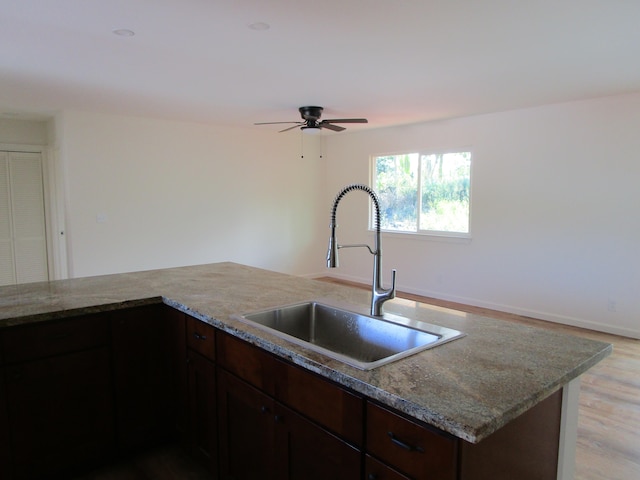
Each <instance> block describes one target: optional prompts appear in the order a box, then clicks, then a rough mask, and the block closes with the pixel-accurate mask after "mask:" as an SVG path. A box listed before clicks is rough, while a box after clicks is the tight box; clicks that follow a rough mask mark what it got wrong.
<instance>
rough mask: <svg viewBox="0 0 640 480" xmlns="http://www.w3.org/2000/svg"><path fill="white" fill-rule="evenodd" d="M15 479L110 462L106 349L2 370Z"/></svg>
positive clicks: (111, 431)
mask: <svg viewBox="0 0 640 480" xmlns="http://www.w3.org/2000/svg"><path fill="white" fill-rule="evenodd" d="M5 373H6V393H7V398H6V399H7V409H8V419H9V431H10V436H11V442H12V445H13V458H14V467H15V478H18V479H22V478H35V477H40V476H45V475H46V476H48V477H47V478H51V476H53V474H54V473H57V472H62V471H67V470H70V469H76V468H81V467H82V466H84V465H89V464H91V463H93V462H95V461H97V460H104V459H107V458H109V456H110V454H111V453H112V451H113V443H114V423H115V422H114V417H113V403H112V398H113V397H112V385H111V381H110V379H111V375H110V368H109V350H108V349H107V348H106V347H103V348H100V349H95V350H88V351H84V352H78V353H73V354H69V355H61V356H56V357H50V358H46V359H42V360H36V361H33V362H28V363H23V364H17V365H12V366H8V367H6V371H5Z"/></svg>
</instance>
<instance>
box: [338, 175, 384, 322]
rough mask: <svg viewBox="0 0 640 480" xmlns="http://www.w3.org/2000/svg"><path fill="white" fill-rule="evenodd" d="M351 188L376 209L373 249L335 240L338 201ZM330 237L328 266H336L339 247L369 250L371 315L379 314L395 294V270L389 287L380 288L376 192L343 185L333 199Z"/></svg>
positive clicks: (378, 218) (379, 248)
mask: <svg viewBox="0 0 640 480" xmlns="http://www.w3.org/2000/svg"><path fill="white" fill-rule="evenodd" d="M353 190H362V191H364V192H366V193H368V194H369V196H370V197H371V200H372V201H373V205H374V207H375V209H376V212H375V213H376V218H375V229H376V236H375V245H374V250H372V249H371V247H370V246H369V245H367V244H361V243H359V244H354V245H339V244H338V242H337V240H336V227H337V226H338V225H337V224H336V210H337V209H338V203H339V202H340V200H342V197H344V196H345V195H346V194H347V193H349V192H351V191H353ZM330 227H331V237H330V238H329V251H328V252H327V267H328V268H336V267H337V266H338V249H340V248H349V247H365V248H367V249H368V250H369V252H371V254H372V255H373V284H372V286H371V315H373V316H376V317H378V316H381V315H382V304H383V303H384V302H386V301H387V300H391V299H392V298H394V297H395V296H396V271H395V269H394V270H392V271H391V275H392V278H391V288H390V289H388V290H385V289H384V288H382V273H381V272H380V263H381V257H382V246H381V244H380V201H379V200H378V196H377V195H376V193H375V192H374V191H373V190H372V189H371V188H369V187H368V186H366V185H361V184H357V183H356V184H353V185H347V186H346V187H344V188H343V189H342V190H340V192H339V193H338V195H336V198H335V200H334V201H333V208H332V209H331V225H330Z"/></svg>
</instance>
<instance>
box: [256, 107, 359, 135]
mask: <svg viewBox="0 0 640 480" xmlns="http://www.w3.org/2000/svg"><path fill="white" fill-rule="evenodd" d="M322 110H324V109H323V108H322V107H300V108H299V109H298V111H299V112H300V116H301V117H302V120H303V121H302V122H261V123H254V125H276V124H279V123H295V125H294V126H293V127H288V128H285V129H284V130H280V132H286V131H288V130H292V129H294V128H297V127H300V130H302V131H305V130H307V129H314V130H320V129H321V128H328V129H329V130H333V131H334V132H341V131H343V130H346V129H345V127H341V126H339V125H334V124H335V123H367V119H366V118H334V119H331V120H320V116H321V115H322ZM310 131H312V130H310Z"/></svg>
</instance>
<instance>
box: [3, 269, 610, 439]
mask: <svg viewBox="0 0 640 480" xmlns="http://www.w3.org/2000/svg"><path fill="white" fill-rule="evenodd" d="M304 300H321V301H325V302H328V303H333V304H335V305H337V306H343V307H348V308H350V309H351V310H355V311H358V313H365V314H366V313H368V309H369V304H370V292H368V291H364V290H361V289H357V288H351V287H345V286H340V285H335V284H331V283H327V282H320V281H315V280H311V279H305V278H299V277H294V276H290V275H285V274H280V273H276V272H271V271H267V270H261V269H257V268H253V267H248V266H244V265H239V264H234V263H218V264H211V265H200V266H192V267H180V268H171V269H163V270H154V271H146V272H136V273H123V274H117V275H106V276H100V277H87V278H79V279H73V280H60V281H55V282H44V283H33V284H23V285H17V286H5V287H0V329H2V328H4V327H10V326H14V325H21V324H25V323H32V322H40V321H47V320H51V319H56V318H64V317H69V316H75V315H82V314H85V313H93V312H99V311H105V310H115V309H119V308H125V307H130V306H135V305H141V304H146V303H155V302H164V303H166V304H168V305H170V306H173V307H175V308H178V309H180V310H182V311H184V312H186V313H188V314H190V315H193V316H195V317H197V318H199V319H201V320H203V321H205V322H208V323H210V324H212V325H214V326H215V327H217V328H220V329H221V330H224V331H227V332H229V333H231V334H233V335H235V336H237V337H240V338H243V339H245V340H247V341H248V342H250V343H252V344H255V345H258V346H260V347H262V348H264V349H265V350H267V351H270V352H273V353H274V354H276V355H278V356H280V357H283V358H286V359H288V360H290V361H292V362H293V363H296V364H298V365H301V366H303V367H305V368H307V369H308V370H311V371H313V372H316V373H319V374H320V375H322V376H324V377H327V378H330V379H332V380H334V381H336V382H338V383H340V384H342V385H345V386H347V387H349V388H352V389H353V390H356V391H358V392H361V393H363V394H364V395H366V396H368V397H371V398H374V399H376V400H378V401H380V402H381V403H383V404H386V405H388V406H391V407H393V408H396V409H398V410H400V411H403V412H405V413H407V414H409V415H411V416H412V417H415V418H417V419H419V420H422V421H424V422H426V423H428V424H431V425H433V426H435V427H437V428H439V429H441V430H444V431H446V432H449V433H451V434H453V435H455V436H457V437H459V438H462V439H464V440H467V441H469V442H472V443H477V442H479V441H480V440H482V439H483V438H485V437H487V436H488V435H490V434H491V433H493V432H494V431H496V430H498V429H499V428H501V427H502V426H504V425H506V424H507V423H508V422H510V421H511V420H513V419H514V418H516V417H517V416H518V415H520V414H521V413H523V412H525V411H526V410H528V409H529V408H531V407H533V406H534V405H536V404H537V403H538V402H540V401H541V400H543V399H544V398H546V397H547V396H549V395H550V394H551V393H553V392H555V391H556V390H558V389H559V388H562V386H563V385H565V384H567V383H568V382H569V381H571V380H573V379H574V378H576V377H578V376H579V375H581V374H582V373H584V372H585V371H587V370H588V369H589V368H591V367H592V366H593V365H595V364H596V363H598V362H599V361H600V360H602V359H603V358H605V357H606V356H607V355H609V354H610V353H611V348H612V347H611V345H609V344H606V343H602V342H596V341H592V340H588V339H583V338H578V337H573V336H568V335H566V334H561V333H556V332H551V331H548V330H543V329H540V328H536V327H532V326H527V325H522V324H515V323H511V322H506V321H501V320H495V319H490V318H485V317H481V316H477V315H472V314H468V313H463V312H459V311H455V310H449V309H445V308H440V307H434V306H430V305H425V304H421V303H417V302H412V301H408V300H403V299H394V300H392V301H389V302H387V303H385V311H386V312H389V313H393V314H397V315H402V316H405V317H408V318H411V319H415V320H420V321H423V322H427V323H432V324H437V325H442V326H444V327H449V328H453V329H456V330H461V331H463V332H465V333H466V334H467V335H466V336H465V337H463V338H461V339H458V340H455V341H453V342H451V343H447V344H445V345H441V346H439V347H436V348H434V349H431V350H425V351H423V352H421V353H418V354H416V355H413V356H411V357H408V358H405V359H402V360H399V361H397V362H394V363H391V364H388V365H385V366H382V367H378V368H376V369H374V370H371V371H362V370H358V369H356V368H354V367H350V366H348V365H346V364H344V363H342V362H339V361H337V360H333V359H330V358H328V357H326V356H323V355H321V354H319V353H315V352H312V351H310V350H307V349H305V348H303V347H300V346H297V345H295V344H293V343H290V342H287V341H286V340H283V339H280V338H279V337H277V336H275V335H271V334H269V333H266V332H264V331H263V330H260V329H258V328H254V327H251V326H249V325H247V324H245V323H242V322H239V321H237V320H234V319H233V318H231V315H232V314H238V313H247V312H251V311H255V310H261V309H264V308H268V307H274V306H279V305H286V304H290V303H295V302H298V301H304ZM0 334H1V330H0Z"/></svg>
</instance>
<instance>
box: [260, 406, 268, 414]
mask: <svg viewBox="0 0 640 480" xmlns="http://www.w3.org/2000/svg"><path fill="white" fill-rule="evenodd" d="M260 412H261V413H269V407H266V406H265V405H263V406H262V407H260Z"/></svg>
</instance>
